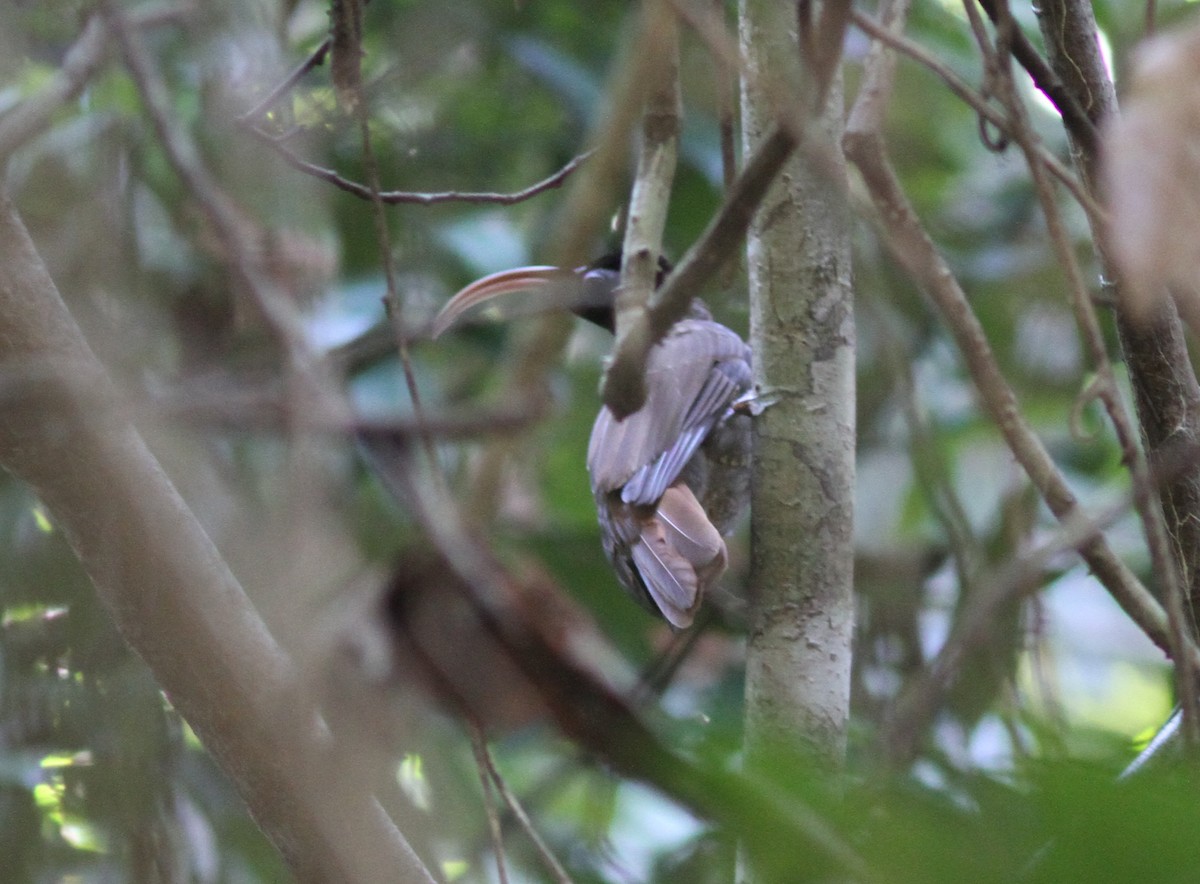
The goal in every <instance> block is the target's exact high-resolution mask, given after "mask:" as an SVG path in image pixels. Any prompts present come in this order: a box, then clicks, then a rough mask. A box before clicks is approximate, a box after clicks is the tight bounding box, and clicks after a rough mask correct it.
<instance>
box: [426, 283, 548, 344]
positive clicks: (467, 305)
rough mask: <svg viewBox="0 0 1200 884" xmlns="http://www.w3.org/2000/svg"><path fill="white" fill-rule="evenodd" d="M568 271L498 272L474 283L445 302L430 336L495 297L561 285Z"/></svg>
mask: <svg viewBox="0 0 1200 884" xmlns="http://www.w3.org/2000/svg"><path fill="white" fill-rule="evenodd" d="M568 274H570V271H564V270H563V269H562V268H559V267H550V266H545V265H532V266H529V267H517V268H514V269H512V270H501V271H500V272H499V273H491V274H489V275H487V276H485V277H483V278H482V279H477V280H475V281H474V282H473V283H471V284H470V285H468V286H467V287H466V288H464V289H462V290H461V291H459V292H458V293H457V294H456V295H455V296H454V297H452V298H451V299H450V300H449V301H447V302H446V304H445V306H443V307H442V309H441V310H440V311H439V312H438V315H437V316H435V317H434V318H433V324H432V325H431V327H430V335H431V336H432V337H434V338H436V337H438V336H440V335H441V334H442V333H443V332H445V331H446V329H448V328H450V326H452V325H454V324H455V323H456V322H458V321H459V319H461V318H462V317H463V316H464V315H465V314H467V313H468V312H469V311H471V310H472V309H474V308H475V307H478V306H479V305H480V304H482V303H484V302H485V301H489V300H491V299H492V298H495V297H497V296H499V295H506V294H509V293H510V292H524V291H530V290H533V289H539V288H541V287H543V286H545V285H547V284H548V283H551V282H556V281H561V280H562V279H563V277H564V276H565V275H568Z"/></svg>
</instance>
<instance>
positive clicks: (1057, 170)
mask: <svg viewBox="0 0 1200 884" xmlns="http://www.w3.org/2000/svg"><path fill="white" fill-rule="evenodd" d="M851 20H852V21H853V22H854V24H855V26H857V27H858V28H860V29H861V30H862V31H863V32H864V33H866V34H867V35H868V36H870V37H872V38H873V39H875V40H879V41H881V42H883V43H885V44H887V45H888V46H890V47H892V48H893V49H895V50H896V51H897V52H900V53H902V54H904V55H907V56H908V57H909V58H911V59H913V60H914V61H916V62H917V63H918V64H920V65H923V66H924V67H926V68H928V69H929V70H931V71H932V72H933V73H934V74H936V75H937V76H938V77H939V78H941V80H942V81H943V82H944V83H945V84H946V86H947V87H948V88H949V89H950V91H951V92H953V93H954V94H955V95H957V96H958V97H959V98H960V99H962V100H963V101H964V102H966V103H967V104H968V105H969V106H970V107H971V109H972V110H974V111H975V113H977V114H979V116H980V117H981V118H982V119H984V120H986V121H987V122H988V123H989V124H991V125H993V126H995V127H996V128H997V129H999V130H1000V131H1002V132H1005V131H1007V130H1006V128H1005V127H1006V126H1007V125H1008V121H1007V119H1006V118H1005V116H1004V115H1003V114H1002V113H1000V111H999V110H998V109H997V108H995V107H994V106H993V105H992V104H991V103H990V102H989V101H988V100H987V99H986V98H984V97H983V96H982V95H981V94H980V93H979V92H978V91H977V90H975V89H973V88H971V86H969V85H968V84H967V83H966V82H964V81H963V79H962V78H961V77H959V76H958V75H957V74H956V73H954V71H952V70H951V69H950V67H949V66H948V65H946V64H944V63H943V62H942V61H941V60H940V59H938V58H937V57H936V56H934V55H933V54H932V53H930V52H929V51H928V50H926V49H925V48H924V47H923V46H921V45H919V44H918V43H915V42H913V41H912V40H909V39H908V38H906V37H905V36H904V35H903V34H901V33H899V32H897V31H894V30H892V29H890V28H888V27H884V26H881V25H880V23H879V22H877V21H875V20H874V19H873V18H871V17H870V16H868V15H865V14H864V13H861V12H858V11H857V10H855V11H854V12H853V13H852V14H851ZM1038 156H1039V158H1040V160H1041V161H1042V163H1044V164H1045V166H1046V168H1047V169H1049V170H1050V172H1051V173H1052V174H1053V175H1054V177H1055V178H1057V179H1058V180H1059V181H1061V182H1062V184H1063V186H1064V187H1066V188H1067V190H1069V191H1070V192H1071V195H1072V196H1074V197H1075V199H1076V200H1077V201H1078V202H1079V204H1080V205H1081V206H1082V207H1083V208H1084V210H1085V211H1086V212H1087V213H1088V215H1089V216H1090V217H1091V218H1093V219H1103V218H1104V216H1105V211H1104V208H1103V207H1102V206H1101V205H1100V204H1099V203H1098V202H1097V201H1096V199H1095V198H1094V197H1093V196H1092V195H1091V193H1089V192H1088V189H1087V188H1086V187H1085V186H1084V185H1083V184H1082V182H1080V180H1079V179H1078V178H1077V177H1076V176H1075V175H1072V174H1071V171H1070V170H1069V169H1068V168H1067V167H1066V166H1064V165H1063V164H1062V162H1061V161H1060V160H1059V159H1058V157H1056V156H1054V154H1052V153H1050V152H1049V151H1047V150H1046V149H1045V148H1044V147H1042V146H1039V147H1038Z"/></svg>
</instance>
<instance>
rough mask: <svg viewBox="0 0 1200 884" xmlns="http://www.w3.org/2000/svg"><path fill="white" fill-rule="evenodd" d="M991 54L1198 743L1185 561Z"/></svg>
mask: <svg viewBox="0 0 1200 884" xmlns="http://www.w3.org/2000/svg"><path fill="white" fill-rule="evenodd" d="M965 2H967V3H968V4H970V3H972V2H974V0H965ZM995 8H996V12H997V15H996V20H997V29H998V33H999V34H1000V35H1001V36H1002V37H1003V36H1007V37H1008V38H1009V39H1011V34H1013V33H1014V32H1015V31H1016V30H1017V25H1016V22H1014V21H1013V19H1012V16H1011V14H1010V13H1009V9H1008V4H1007V0H995ZM984 51H985V52H987V51H988V49H987V48H986V47H984ZM992 58H993V62H992V64H993V66H994V68H995V71H996V73H997V78H996V79H997V87H998V89H997V91H998V93H999V95H1000V98H1001V100H1002V101H1003V102H1004V104H1005V105H1006V106H1007V107H1008V109H1009V114H1010V118H1011V120H1012V133H1013V138H1014V140H1015V141H1016V142H1017V144H1018V145H1019V146H1020V147H1021V150H1022V152H1023V153H1024V154H1025V161H1026V163H1027V165H1028V166H1029V173H1030V176H1031V177H1032V178H1033V183H1034V187H1035V189H1036V190H1037V194H1038V200H1039V202H1040V203H1041V206H1042V214H1043V215H1044V217H1045V219H1046V227H1047V229H1048V230H1049V232H1050V240H1051V242H1052V243H1053V245H1054V250H1055V252H1056V254H1057V255H1058V262H1059V264H1060V265H1061V266H1062V267H1063V269H1064V271H1065V272H1066V276H1067V293H1068V296H1069V298H1070V302H1071V307H1072V310H1073V311H1074V313H1075V319H1076V323H1077V324H1078V326H1079V332H1080V335H1081V336H1082V337H1083V340H1084V344H1085V346H1086V348H1087V351H1088V354H1089V356H1090V359H1091V362H1092V367H1093V369H1094V370H1095V371H1096V374H1097V376H1098V382H1099V389H1098V391H1097V395H1098V398H1099V399H1100V401H1101V402H1102V403H1103V404H1104V407H1105V410H1106V411H1107V413H1108V416H1109V420H1110V421H1111V422H1112V425H1113V429H1114V430H1115V431H1116V434H1117V441H1118V443H1119V444H1120V446H1121V451H1122V453H1123V455H1124V460H1125V463H1126V464H1127V465H1128V467H1129V470H1130V472H1131V473H1132V480H1133V488H1134V503H1135V505H1136V508H1137V511H1138V515H1139V517H1140V518H1141V522H1142V528H1143V531H1144V532H1145V535H1146V545H1147V548H1148V549H1149V552H1150V561H1151V564H1152V566H1153V570H1154V573H1155V574H1156V575H1158V578H1159V581H1160V582H1161V585H1162V596H1163V598H1165V600H1166V609H1167V619H1168V625H1169V627H1170V632H1169V636H1170V641H1171V658H1172V659H1173V660H1175V661H1176V665H1175V673H1176V680H1177V683H1178V685H1177V687H1178V694H1179V698H1180V704H1181V705H1182V707H1183V710H1184V736H1185V737H1186V738H1188V739H1189V740H1190V741H1191V743H1192V745H1193V746H1195V741H1196V738H1197V736H1200V731H1198V730H1197V728H1198V727H1200V706H1198V704H1200V697H1198V696H1197V693H1196V689H1197V683H1196V672H1195V670H1194V669H1193V668H1192V665H1191V663H1190V661H1189V660H1188V659H1187V657H1186V655H1185V654H1184V652H1183V648H1184V642H1185V640H1186V639H1185V636H1187V635H1188V633H1189V631H1190V628H1189V625H1188V623H1187V613H1186V610H1185V598H1186V596H1185V591H1184V587H1183V581H1182V578H1181V576H1180V573H1179V561H1178V559H1177V558H1176V555H1175V551H1174V549H1172V547H1171V542H1170V538H1169V537H1168V535H1167V527H1166V522H1165V520H1164V518H1163V513H1162V508H1161V503H1160V502H1159V501H1157V500H1155V499H1154V498H1153V489H1152V488H1151V485H1150V480H1149V470H1148V469H1147V465H1146V458H1145V455H1144V453H1143V452H1142V449H1141V446H1140V445H1139V444H1138V438H1137V430H1136V429H1135V428H1134V426H1133V421H1132V420H1131V418H1130V416H1129V415H1128V413H1126V411H1125V406H1124V404H1123V403H1122V402H1121V399H1120V393H1119V391H1118V387H1117V382H1116V378H1115V376H1114V374H1113V369H1112V363H1111V361H1110V360H1109V358H1108V348H1107V346H1106V344H1105V341H1104V333H1103V331H1102V330H1101V328H1100V321H1099V319H1098V318H1097V316H1096V311H1095V307H1094V305H1093V304H1092V301H1091V297H1090V295H1089V293H1088V291H1087V288H1086V286H1085V284H1084V281H1083V272H1082V270H1081V269H1080V267H1079V261H1078V259H1077V258H1076V255H1075V249H1074V247H1073V245H1072V243H1071V241H1070V238H1069V236H1068V233H1067V230H1066V225H1065V224H1064V223H1063V220H1062V215H1061V213H1060V212H1059V209H1058V204H1057V202H1056V201H1055V198H1054V192H1053V190H1052V188H1051V184H1050V182H1049V181H1048V180H1047V178H1046V175H1045V172H1044V170H1043V168H1042V165H1041V163H1040V161H1039V157H1038V153H1037V149H1036V136H1035V135H1034V134H1033V131H1032V128H1031V127H1030V125H1029V119H1028V115H1027V114H1026V111H1025V107H1024V105H1023V104H1022V103H1021V100H1020V98H1019V97H1018V96H1017V91H1016V86H1015V84H1014V82H1013V79H1012V70H1011V68H1010V67H1009V65H1008V63H1007V62H1008V59H1007V57H1005V56H1003V55H1001V54H1000V53H993V55H992Z"/></svg>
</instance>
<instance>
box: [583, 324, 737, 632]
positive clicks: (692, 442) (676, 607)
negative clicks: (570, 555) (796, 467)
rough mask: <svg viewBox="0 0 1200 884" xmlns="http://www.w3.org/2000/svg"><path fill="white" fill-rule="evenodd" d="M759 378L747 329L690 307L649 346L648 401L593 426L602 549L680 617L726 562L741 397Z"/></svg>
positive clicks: (687, 617)
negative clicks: (693, 314) (738, 330)
mask: <svg viewBox="0 0 1200 884" xmlns="http://www.w3.org/2000/svg"><path fill="white" fill-rule="evenodd" d="M705 312H707V311H705ZM750 384H751V377H750V350H749V348H748V347H747V346H746V344H745V343H744V342H743V341H742V339H741V338H739V337H738V336H737V335H736V334H735V333H734V332H732V331H730V330H729V329H727V328H725V327H724V326H723V325H719V324H718V323H716V322H713V321H712V320H711V319H705V318H689V319H684V320H682V321H681V322H678V323H676V324H675V325H674V326H673V327H672V328H671V330H670V331H669V332H668V333H667V336H666V337H665V338H663V340H662V341H661V342H659V344H657V345H656V346H655V347H654V348H653V349H652V350H651V351H650V354H649V358H648V359H647V364H646V391H647V396H646V404H645V405H644V406H643V407H642V408H641V410H640V411H638V412H636V413H635V414H632V415H630V416H629V417H627V418H626V419H625V420H623V421H617V420H616V418H615V417H614V416H613V415H612V413H611V412H610V411H609V410H608V409H607V408H604V409H602V410H601V412H600V415H599V416H598V417H597V418H596V423H595V425H594V426H593V428H592V438H591V442H590V444H589V445H588V472H589V474H590V475H591V480H592V494H593V495H594V497H595V499H596V510H597V513H598V514H599V518H600V524H601V527H602V529H603V532H602V533H603V536H604V551H605V553H606V555H607V556H608V559H609V561H610V562H611V563H612V565H613V567H614V568H615V569H616V571H617V574H618V576H619V577H620V578H621V582H622V583H623V584H624V585H625V586H626V588H627V589H628V590H629V591H630V593H631V594H632V595H633V596H634V598H635V599H637V600H638V601H639V602H640V603H641V604H642V605H643V606H645V607H647V608H649V609H650V610H651V611H654V612H655V613H661V614H662V616H664V617H665V618H666V619H667V620H668V621H669V622H670V623H671V624H672V625H674V626H676V627H685V626H688V625H690V624H691V622H692V618H693V616H694V614H695V611H696V609H697V608H698V607H699V605H700V602H701V600H702V598H703V596H704V591H705V590H706V589H707V588H708V586H709V585H711V584H712V583H713V581H715V580H716V579H717V578H718V577H719V576H720V575H721V573H722V572H723V571H724V570H725V564H726V558H727V556H726V550H725V541H724V540H723V538H722V535H723V534H725V533H726V532H728V531H729V530H731V529H732V527H733V525H734V523H735V522H736V520H737V518H738V517H739V516H740V515H741V512H742V510H743V509H744V508H745V503H746V500H747V498H748V494H749V451H750V422H749V418H748V417H747V416H745V415H741V414H735V413H734V411H733V410H732V406H733V404H734V402H735V401H736V400H737V399H738V398H739V397H741V396H742V395H744V394H745V393H746V392H747V391H748V390H749V389H750Z"/></svg>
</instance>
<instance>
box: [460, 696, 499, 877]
mask: <svg viewBox="0 0 1200 884" xmlns="http://www.w3.org/2000/svg"><path fill="white" fill-rule="evenodd" d="M467 730H468V732H469V735H470V738H471V751H472V752H473V753H474V755H475V768H476V770H478V772H479V786H480V788H481V789H482V791H483V809H484V812H485V813H486V814H487V821H488V836H489V837H490V838H491V840H492V856H494V857H495V859H496V876H497V877H498V878H499V879H500V884H508V863H507V862H506V861H505V859H504V836H503V835H502V834H501V832H500V814H499V812H498V810H497V808H496V786H495V780H494V779H493V777H492V774H493V772H495V770H496V767H495V764H494V762H493V761H492V756H491V753H490V752H488V747H487V738H486V737H484V735H483V728H482V727H481V726H480V725H479V723H478V722H476V721H473V720H470V719H468V721H467ZM496 777H497V778H499V773H498V772H496Z"/></svg>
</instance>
